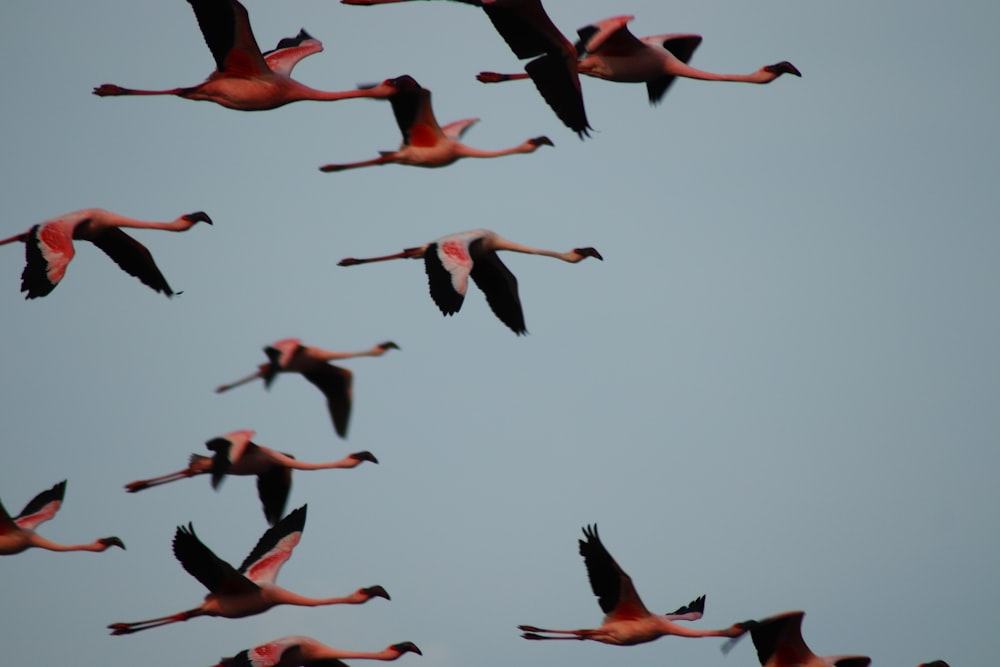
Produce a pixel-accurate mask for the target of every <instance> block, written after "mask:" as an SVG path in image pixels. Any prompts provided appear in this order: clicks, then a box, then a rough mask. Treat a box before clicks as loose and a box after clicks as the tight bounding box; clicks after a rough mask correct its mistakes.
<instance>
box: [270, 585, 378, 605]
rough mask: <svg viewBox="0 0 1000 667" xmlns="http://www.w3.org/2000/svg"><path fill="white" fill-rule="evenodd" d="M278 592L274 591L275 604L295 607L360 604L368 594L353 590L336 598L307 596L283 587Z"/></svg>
mask: <svg viewBox="0 0 1000 667" xmlns="http://www.w3.org/2000/svg"><path fill="white" fill-rule="evenodd" d="M280 591H281V592H280V593H278V592H277V591H275V593H276V595H275V596H274V597H275V598H276V599H275V603H276V604H290V605H295V606H297V607H322V606H325V605H331V604H361V603H362V602H366V601H367V600H368V596H367V595H365V594H364V593H362V592H361V591H355V592H354V593H351V594H350V595H348V596H346V597H337V598H309V597H306V596H304V595H299V594H297V593H292V592H291V591H287V590H285V589H280Z"/></svg>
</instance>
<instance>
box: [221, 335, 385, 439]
mask: <svg viewBox="0 0 1000 667" xmlns="http://www.w3.org/2000/svg"><path fill="white" fill-rule="evenodd" d="M398 349H399V346H398V345H396V344H395V343H393V342H392V341H385V342H384V343H379V344H378V345H376V346H375V347H373V348H371V349H370V350H364V351H362V352H328V351H327V350H322V349H320V348H318V347H311V346H308V345H303V344H302V343H301V341H299V339H298V338H285V339H283V340H279V341H278V342H276V343H271V344H270V345H268V346H267V347H265V348H264V354H266V355H267V358H268V359H269V360H270V361H269V363H266V364H261V365H260V366H258V367H257V370H256V371H254V372H253V373H251V374H250V375H248V376H246V377H245V378H241V379H239V380H236V381H235V382H230V383H229V384H224V385H221V386H219V387H216V389H215V392H216V393H218V394H221V393H223V392H226V391H229V390H230V389H232V388H233V387H238V386H240V385H241V384H246V383H247V382H252V381H253V380H256V379H257V378H261V379H263V380H264V386H265V387H267V388H270V387H271V382H273V381H274V378H275V376H276V375H277V374H278V373H301V374H302V376H303V377H305V379H307V380H309V382H311V383H313V385H315V386H316V387H317V388H318V389H319V390H320V391H322V392H323V394H324V395H325V396H326V405H327V408H328V409H329V411H330V418H331V419H332V420H333V428H334V430H335V431H336V432H337V435H339V436H340V437H341V438H346V437H347V422H348V420H349V419H350V416H351V404H352V403H353V401H354V392H353V391H352V389H351V385H352V383H353V378H354V374H353V373H351V371H349V370H347V369H346V368H341V367H340V366H334V365H333V364H328V363H327V362H328V361H332V360H334V359H350V358H353V357H380V356H382V355H383V354H385V353H386V352H388V351H389V350H398Z"/></svg>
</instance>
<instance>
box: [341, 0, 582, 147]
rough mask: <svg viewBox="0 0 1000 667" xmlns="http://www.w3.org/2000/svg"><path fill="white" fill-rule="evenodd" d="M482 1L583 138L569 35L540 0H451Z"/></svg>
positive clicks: (368, 1) (347, 0) (354, 0)
mask: <svg viewBox="0 0 1000 667" xmlns="http://www.w3.org/2000/svg"><path fill="white" fill-rule="evenodd" d="M410 1H411V0H341V2H342V3H343V4H345V5H362V6H369V5H384V4H389V3H396V2H410ZM455 1H456V2H461V3H463V4H466V5H474V6H476V7H481V8H482V9H483V11H485V12H486V15H487V16H488V17H489V19H490V21H491V22H492V23H493V27H494V28H496V30H497V32H499V33H500V36H501V37H503V39H504V41H505V42H507V45H508V46H509V47H510V49H511V51H513V52H514V55H516V56H517V57H518V59H519V60H525V59H527V58H534V60H532V61H531V62H529V63H528V64H527V65H525V68H524V69H525V71H526V72H527V74H525V75H524V78H528V77H530V78H531V80H532V81H534V82H535V87H536V88H537V89H538V92H539V93H540V94H541V95H542V98H544V99H545V102H546V103H547V104H548V105H549V106H550V107H551V108H552V110H553V111H554V112H555V114H556V116H558V118H559V120H560V121H562V122H563V124H564V125H566V127H568V128H570V129H571V130H573V131H574V132H576V133H577V136H579V137H580V138H581V139H583V138H584V137H587V136H589V130H590V129H591V127H590V123H589V122H588V121H587V112H586V109H585V108H584V105H583V93H582V91H581V89H580V77H579V76H578V74H577V52H576V48H575V47H574V46H573V44H572V43H570V41H569V40H567V39H566V38H565V37H564V36H563V34H562V33H561V32H559V29H558V28H556V26H555V24H553V23H552V19H550V18H549V15H548V14H547V13H546V12H545V8H544V7H542V3H541V0H455Z"/></svg>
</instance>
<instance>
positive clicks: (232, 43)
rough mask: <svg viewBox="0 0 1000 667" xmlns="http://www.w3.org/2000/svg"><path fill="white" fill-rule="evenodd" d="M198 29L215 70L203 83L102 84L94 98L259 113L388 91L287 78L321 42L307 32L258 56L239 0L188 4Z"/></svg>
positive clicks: (196, 0) (201, 0) (202, 0)
mask: <svg viewBox="0 0 1000 667" xmlns="http://www.w3.org/2000/svg"><path fill="white" fill-rule="evenodd" d="M188 2H189V3H191V7H192V8H193V9H194V14H195V17H196V18H197V19H198V26H199V27H200V28H201V33H202V35H203V36H204V38H205V42H206V43H207V44H208V48H209V50H210V51H211V52H212V56H213V57H214V58H215V63H216V66H217V69H216V70H215V71H214V72H212V74H210V75H209V77H208V78H207V79H206V80H205V81H204V82H202V83H200V84H198V85H196V86H190V87H187V88H170V89H167V90H133V89H129V88H122V87H121V86H116V85H114V84H111V83H105V84H103V85H100V86H98V87H96V88H94V94H95V95H99V96H101V97H107V96H109V95H176V96H178V97H183V98H185V99H188V100H205V101H208V102H215V103H216V104H220V105H222V106H224V107H227V108H229V109H237V110H240V111H260V110H264V109H274V108H276V107H280V106H283V105H285V104H288V103H290V102H297V101H299V100H317V101H336V100H346V99H351V98H356V97H385V96H386V95H388V94H389V93H391V92H392V91H391V89H389V88H387V87H385V86H383V85H378V86H374V87H372V88H369V89H358V90H349V91H343V92H327V91H323V90H316V89H315V88H310V87H309V86H305V85H303V84H301V83H299V82H298V81H295V80H294V79H292V78H291V73H292V69H293V68H294V67H295V65H296V64H297V63H298V62H299V61H300V60H302V59H303V58H305V57H307V56H310V55H312V54H314V53H319V52H320V51H322V50H323V44H322V43H321V42H320V41H319V40H317V39H314V38H313V37H312V36H311V35H309V33H307V32H306V31H305V30H302V31H300V32H299V34H298V35H297V36H296V37H294V38H285V39H283V40H281V41H280V42H279V43H278V47H277V48H276V49H275V50H273V51H269V52H267V53H264V54H262V53H261V51H260V47H258V46H257V40H256V39H255V38H254V36H253V31H252V30H251V29H250V18H249V17H248V16H247V10H246V8H245V7H244V6H243V5H241V4H240V3H239V2H238V1H237V0H188Z"/></svg>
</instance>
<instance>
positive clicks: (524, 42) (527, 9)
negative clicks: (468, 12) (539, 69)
mask: <svg viewBox="0 0 1000 667" xmlns="http://www.w3.org/2000/svg"><path fill="white" fill-rule="evenodd" d="M483 10H484V11H485V12H486V15H487V16H488V17H489V19H490V21H491V22H492V23H493V27H494V28H496V30H497V32H499V33H500V36H501V37H503V39H504V41H505V42H507V46H509V47H510V49H511V51H513V52H514V55H516V56H517V57H518V59H520V60H524V59H525V58H531V57H534V56H538V55H541V54H543V53H552V52H554V51H558V50H559V49H560V47H562V48H565V46H564V45H563V44H562V43H563V42H566V38H565V37H563V35H562V33H561V32H559V29H558V28H556V26H555V24H554V23H552V19H550V18H549V15H548V14H547V13H546V12H545V8H544V7H542V3H541V1H540V0H497V1H496V2H493V3H491V4H489V5H485V6H483ZM567 44H568V42H567Z"/></svg>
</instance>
